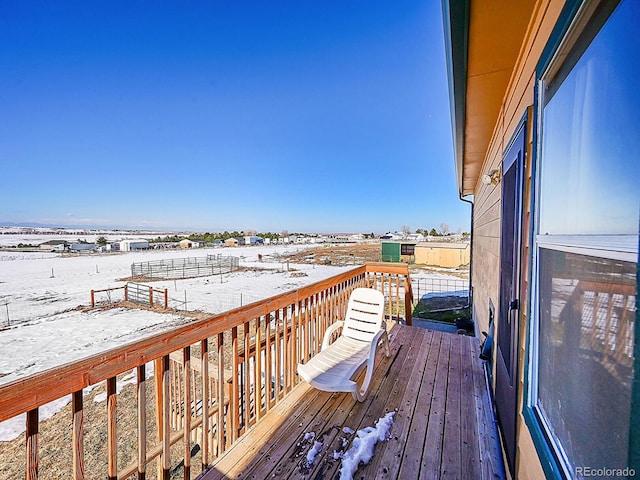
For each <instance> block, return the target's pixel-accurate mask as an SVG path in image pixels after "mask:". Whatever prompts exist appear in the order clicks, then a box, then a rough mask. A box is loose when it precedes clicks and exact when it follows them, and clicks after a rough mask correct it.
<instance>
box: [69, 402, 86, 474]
mask: <svg viewBox="0 0 640 480" xmlns="http://www.w3.org/2000/svg"><path fill="white" fill-rule="evenodd" d="M71 410H72V411H73V430H72V442H73V479H74V480H84V431H83V430H84V410H83V407H82V390H79V391H77V392H73V394H72V396H71Z"/></svg>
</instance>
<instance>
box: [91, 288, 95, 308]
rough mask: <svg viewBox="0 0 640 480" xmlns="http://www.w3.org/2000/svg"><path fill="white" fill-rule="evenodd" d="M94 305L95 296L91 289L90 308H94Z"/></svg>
mask: <svg viewBox="0 0 640 480" xmlns="http://www.w3.org/2000/svg"><path fill="white" fill-rule="evenodd" d="M95 306H96V297H95V293H94V291H93V290H91V308H95Z"/></svg>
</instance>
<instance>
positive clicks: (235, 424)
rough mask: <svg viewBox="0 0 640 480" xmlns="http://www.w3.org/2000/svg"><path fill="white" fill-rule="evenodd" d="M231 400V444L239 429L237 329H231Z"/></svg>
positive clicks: (235, 438)
mask: <svg viewBox="0 0 640 480" xmlns="http://www.w3.org/2000/svg"><path fill="white" fill-rule="evenodd" d="M231 355H232V364H231V365H232V367H231V398H230V399H229V408H230V410H231V443H233V442H235V441H236V440H237V438H238V431H239V429H240V417H239V415H238V400H239V397H240V395H239V390H238V327H233V328H232V329H231Z"/></svg>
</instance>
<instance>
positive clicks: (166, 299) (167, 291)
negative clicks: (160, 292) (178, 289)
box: [164, 288, 169, 310]
mask: <svg viewBox="0 0 640 480" xmlns="http://www.w3.org/2000/svg"><path fill="white" fill-rule="evenodd" d="M168 308H169V290H168V289H167V288H165V289H164V309H165V310H167V309H168Z"/></svg>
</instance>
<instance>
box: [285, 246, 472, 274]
mask: <svg viewBox="0 0 640 480" xmlns="http://www.w3.org/2000/svg"><path fill="white" fill-rule="evenodd" d="M381 254H382V247H381V245H380V244H379V243H362V244H352V245H324V246H322V247H315V248H309V249H305V250H302V251H299V252H295V253H292V254H289V255H286V256H285V257H286V259H287V260H289V261H290V262H291V263H315V264H316V265H327V264H331V265H362V264H363V263H364V262H379V261H380V260H381ZM409 270H410V272H411V273H414V272H426V273H444V274H447V275H452V276H454V277H459V278H463V279H468V278H469V266H468V265H463V266H461V267H459V268H439V267H430V266H428V265H409Z"/></svg>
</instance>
